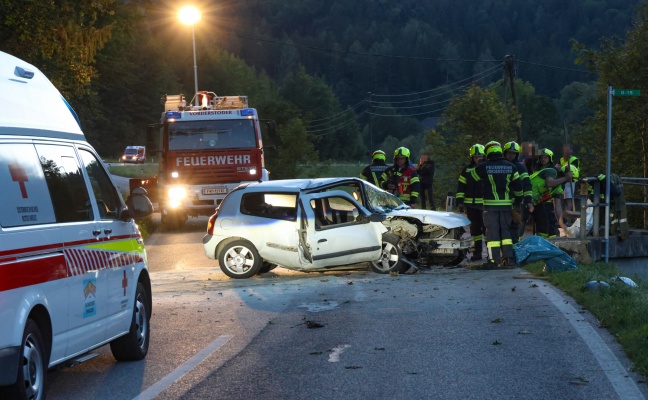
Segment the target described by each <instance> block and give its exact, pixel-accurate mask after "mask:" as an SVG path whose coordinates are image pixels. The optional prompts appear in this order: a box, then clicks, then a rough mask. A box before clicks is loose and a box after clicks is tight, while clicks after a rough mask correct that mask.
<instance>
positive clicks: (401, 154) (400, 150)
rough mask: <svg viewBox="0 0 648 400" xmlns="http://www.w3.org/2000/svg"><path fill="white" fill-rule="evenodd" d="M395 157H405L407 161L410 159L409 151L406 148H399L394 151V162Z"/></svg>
mask: <svg viewBox="0 0 648 400" xmlns="http://www.w3.org/2000/svg"><path fill="white" fill-rule="evenodd" d="M396 157H405V158H407V161H409V159H410V151H409V149H407V148H406V147H399V148H397V149H396V151H394V160H396Z"/></svg>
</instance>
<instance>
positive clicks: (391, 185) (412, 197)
mask: <svg viewBox="0 0 648 400" xmlns="http://www.w3.org/2000/svg"><path fill="white" fill-rule="evenodd" d="M420 186H421V185H420V182H419V177H418V174H417V173H416V169H414V167H413V166H412V165H411V164H410V151H409V150H408V149H407V148H405V147H399V148H397V149H396V151H394V165H392V166H391V167H389V168H387V169H386V170H385V172H383V174H382V177H381V187H382V188H383V189H385V190H388V191H390V192H392V193H393V194H394V195H395V196H397V197H398V198H399V199H401V200H402V201H403V203H405V204H407V205H409V206H410V207H414V206H415V205H416V200H417V199H418V195H419V190H420Z"/></svg>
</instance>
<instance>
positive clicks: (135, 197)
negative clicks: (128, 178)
mask: <svg viewBox="0 0 648 400" xmlns="http://www.w3.org/2000/svg"><path fill="white" fill-rule="evenodd" d="M139 189H140V188H137V189H133V191H131V194H130V195H129V196H128V198H127V199H126V205H127V206H128V208H127V209H126V210H124V211H127V212H128V214H130V216H131V217H132V218H142V217H146V216H148V215H151V214H153V203H151V200H149V198H148V196H146V194H143V193H141V192H140V191H139ZM141 190H142V191H143V192H144V193H146V191H144V189H141ZM123 217H124V215H123V213H122V220H124V218H123ZM126 220H128V219H126Z"/></svg>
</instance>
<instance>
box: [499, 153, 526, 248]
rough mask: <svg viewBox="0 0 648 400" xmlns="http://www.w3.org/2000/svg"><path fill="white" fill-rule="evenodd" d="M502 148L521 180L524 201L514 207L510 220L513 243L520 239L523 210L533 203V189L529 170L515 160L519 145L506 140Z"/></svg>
mask: <svg viewBox="0 0 648 400" xmlns="http://www.w3.org/2000/svg"><path fill="white" fill-rule="evenodd" d="M503 150H504V158H506V160H507V161H509V162H511V163H513V165H515V167H516V168H517V172H518V174H519V175H520V179H521V181H522V192H523V193H522V194H523V197H524V201H523V204H521V205H520V206H518V207H516V208H515V209H514V211H515V212H516V213H517V216H516V218H514V219H513V221H512V222H511V239H513V244H515V243H517V242H519V241H520V240H521V239H522V235H523V234H524V226H525V224H526V219H525V218H524V217H523V216H524V215H526V212H525V211H526V209H527V207H530V205H532V204H533V190H532V188H531V179H530V178H529V171H528V170H527V168H526V167H525V166H524V164H522V163H521V162H519V161H518V160H517V159H518V157H519V155H520V145H519V144H517V143H516V142H508V143H506V144H505V145H504V148H503Z"/></svg>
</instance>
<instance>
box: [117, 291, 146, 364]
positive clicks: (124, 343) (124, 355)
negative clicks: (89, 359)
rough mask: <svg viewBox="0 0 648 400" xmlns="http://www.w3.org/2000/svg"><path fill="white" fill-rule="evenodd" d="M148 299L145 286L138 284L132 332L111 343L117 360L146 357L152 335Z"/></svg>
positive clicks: (131, 326) (132, 359)
mask: <svg viewBox="0 0 648 400" xmlns="http://www.w3.org/2000/svg"><path fill="white" fill-rule="evenodd" d="M148 299H149V297H148V293H146V289H144V285H143V284H142V283H141V282H137V289H136V290H135V306H134V307H133V317H132V319H131V325H130V330H129V331H128V333H127V334H126V335H124V336H122V337H120V338H118V339H115V340H113V341H112V342H110V351H112V354H113V357H115V359H116V360H118V361H137V360H142V359H143V358H144V357H146V354H147V353H148V347H149V338H150V334H151V324H150V317H151V313H150V310H149V309H148V308H147V307H148V304H149V301H148Z"/></svg>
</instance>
